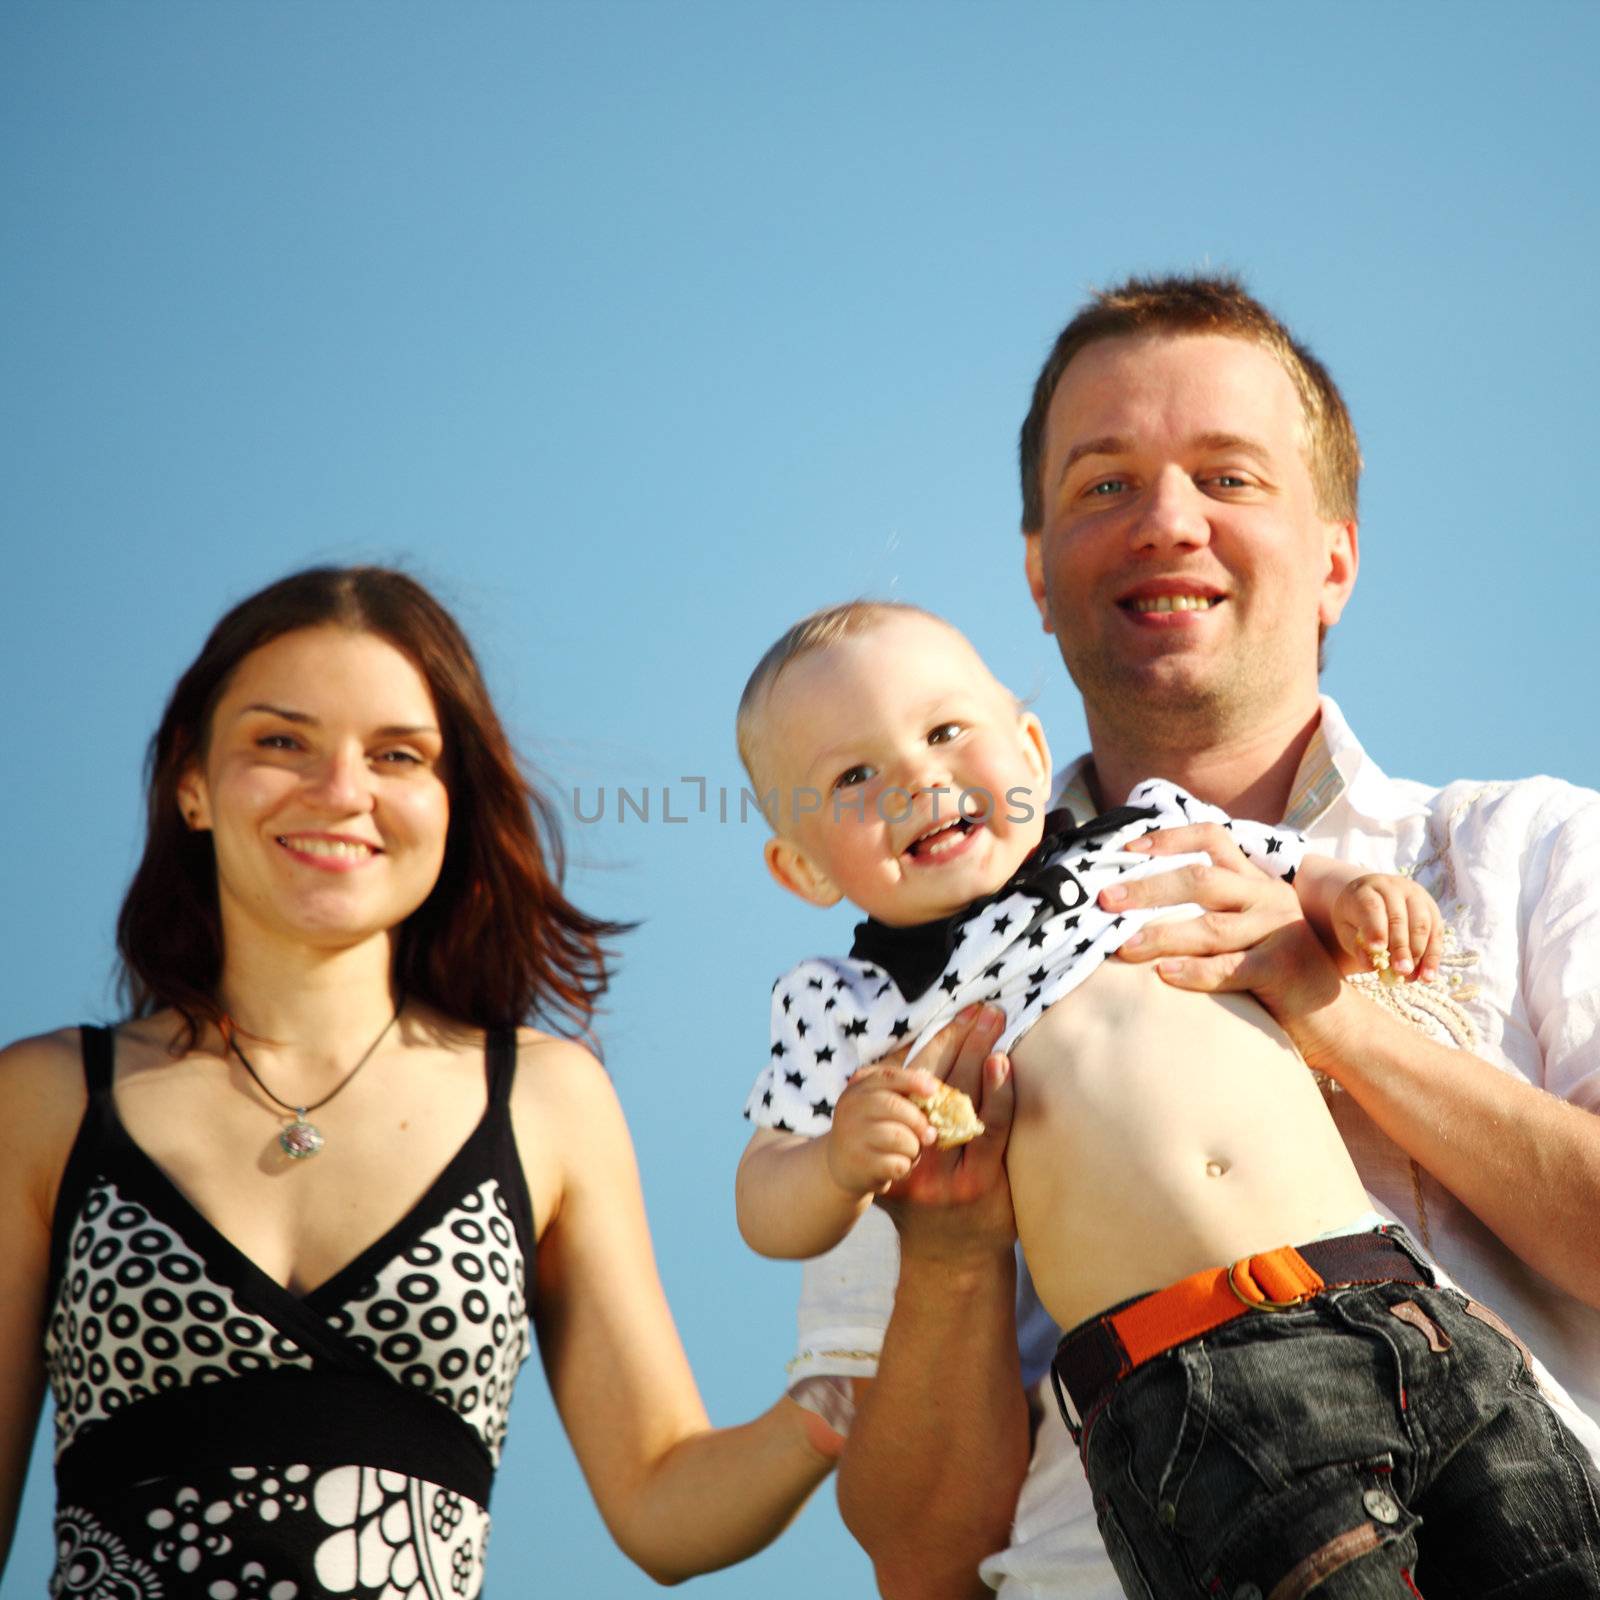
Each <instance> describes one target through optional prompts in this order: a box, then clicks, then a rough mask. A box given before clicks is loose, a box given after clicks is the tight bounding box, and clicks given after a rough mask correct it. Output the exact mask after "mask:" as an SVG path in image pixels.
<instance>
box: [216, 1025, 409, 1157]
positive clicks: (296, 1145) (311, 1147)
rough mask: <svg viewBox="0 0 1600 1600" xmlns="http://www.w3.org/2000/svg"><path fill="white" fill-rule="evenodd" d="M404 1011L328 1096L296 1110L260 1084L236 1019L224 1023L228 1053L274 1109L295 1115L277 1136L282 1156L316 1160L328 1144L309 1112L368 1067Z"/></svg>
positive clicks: (384, 1026)
mask: <svg viewBox="0 0 1600 1600" xmlns="http://www.w3.org/2000/svg"><path fill="white" fill-rule="evenodd" d="M404 1009H405V1000H404V999H402V1000H401V1001H400V1004H399V1005H397V1006H396V1007H395V1008H394V1015H393V1016H392V1017H390V1018H389V1020H388V1021H387V1022H386V1023H384V1025H383V1031H382V1032H381V1033H380V1034H379V1035H378V1037H377V1038H376V1039H374V1040H373V1041H372V1043H371V1044H369V1045H368V1046H367V1048H366V1049H365V1050H363V1051H362V1052H361V1059H360V1060H359V1061H358V1062H356V1064H355V1065H354V1066H353V1067H351V1069H350V1070H349V1071H348V1072H347V1073H345V1075H344V1076H343V1077H342V1078H341V1079H340V1080H339V1081H338V1083H336V1084H335V1085H334V1086H333V1088H332V1089H331V1090H329V1092H328V1093H327V1094H325V1095H323V1097H322V1098H321V1099H320V1100H315V1101H313V1102H312V1103H311V1104H310V1105H306V1106H294V1105H290V1104H289V1102H288V1101H287V1100H280V1099H279V1098H278V1097H277V1095H275V1094H274V1093H273V1092H272V1091H271V1090H270V1089H269V1088H268V1087H267V1086H266V1084H264V1083H263V1082H262V1081H261V1074H260V1073H259V1072H257V1071H256V1069H255V1068H254V1067H253V1066H252V1065H251V1064H250V1058H249V1056H247V1055H246V1054H245V1053H244V1051H243V1050H241V1049H240V1048H239V1038H238V1030H237V1029H236V1028H235V1027H234V1025H233V1019H232V1018H231V1017H227V1018H224V1019H223V1029H222V1037H223V1041H224V1042H225V1043H226V1045H227V1047H228V1049H230V1050H231V1051H232V1052H233V1053H234V1054H235V1055H236V1056H238V1058H239V1064H240V1065H241V1066H242V1067H243V1068H244V1070H245V1071H246V1072H248V1073H249V1074H250V1076H251V1077H252V1078H254V1079H255V1082H256V1087H257V1088H258V1089H259V1090H260V1091H261V1092H262V1094H264V1095H265V1096H266V1097H267V1099H269V1100H270V1101H271V1102H272V1103H273V1105H275V1106H282V1107H283V1109H284V1110H285V1111H292V1112H293V1113H294V1116H293V1118H292V1120H290V1121H289V1122H286V1123H285V1124H284V1126H283V1128H282V1130H281V1132H280V1133H279V1134H278V1144H279V1145H280V1146H281V1147H282V1150H283V1153H284V1154H285V1155H286V1156H288V1157H289V1158H290V1159H291V1160H293V1161H306V1160H308V1159H309V1158H310V1157H312V1156H314V1155H315V1154H316V1153H317V1152H318V1151H319V1150H320V1149H321V1148H322V1147H323V1145H325V1144H326V1143H327V1142H328V1141H327V1139H326V1138H325V1137H324V1136H323V1132H322V1129H321V1128H319V1127H318V1126H317V1125H316V1123H314V1122H307V1121H306V1113H307V1112H308V1111H320V1110H321V1109H322V1107H323V1106H325V1105H327V1103H328V1102H329V1101H330V1100H331V1099H333V1097H334V1095H336V1094H338V1093H340V1091H341V1090H343V1089H344V1087H345V1085H346V1084H348V1083H349V1082H350V1080H351V1079H352V1078H353V1077H355V1075H356V1074H357V1073H358V1072H359V1071H360V1070H361V1069H362V1068H363V1067H364V1066H366V1064H367V1063H368V1062H369V1061H370V1060H371V1059H372V1057H373V1054H374V1053H375V1052H376V1050H377V1048H378V1046H379V1045H380V1044H382V1043H383V1041H384V1040H385V1039H387V1038H388V1037H389V1030H390V1029H391V1028H392V1027H393V1026H394V1025H395V1023H397V1022H398V1021H399V1020H400V1013H401V1012H402V1011H403V1010H404Z"/></svg>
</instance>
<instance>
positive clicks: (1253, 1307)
mask: <svg viewBox="0 0 1600 1600" xmlns="http://www.w3.org/2000/svg"><path fill="white" fill-rule="evenodd" d="M1254 1259H1255V1257H1254V1256H1240V1257H1239V1259H1238V1260H1237V1261H1235V1262H1234V1264H1233V1265H1232V1266H1231V1267H1229V1268H1228V1288H1229V1289H1230V1290H1231V1291H1232V1292H1233V1298H1234V1299H1235V1300H1237V1301H1238V1302H1239V1304H1240V1305H1242V1306H1244V1307H1245V1308H1246V1309H1247V1310H1250V1311H1270V1312H1279V1311H1293V1310H1294V1309H1295V1307H1296V1306H1303V1305H1304V1304H1305V1303H1306V1301H1307V1300H1309V1299H1310V1298H1311V1296H1310V1295H1309V1294H1305V1293H1301V1294H1297V1295H1295V1296H1294V1297H1293V1299H1290V1300H1269V1299H1268V1298H1267V1297H1266V1296H1265V1295H1262V1296H1261V1298H1260V1299H1259V1300H1252V1299H1251V1298H1250V1297H1249V1296H1248V1295H1247V1294H1246V1293H1245V1292H1244V1291H1243V1290H1242V1289H1241V1288H1240V1287H1239V1282H1238V1279H1237V1278H1236V1277H1235V1276H1234V1274H1235V1273H1237V1272H1238V1270H1239V1269H1240V1267H1244V1268H1245V1269H1246V1270H1247V1271H1248V1269H1249V1266H1250V1263H1251V1262H1252V1261H1253V1260H1254Z"/></svg>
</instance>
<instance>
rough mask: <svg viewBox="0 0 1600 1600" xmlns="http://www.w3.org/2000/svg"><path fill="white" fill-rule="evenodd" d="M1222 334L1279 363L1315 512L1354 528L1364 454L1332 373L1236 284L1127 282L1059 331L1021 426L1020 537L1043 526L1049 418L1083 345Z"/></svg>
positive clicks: (1221, 278) (1185, 277)
mask: <svg viewBox="0 0 1600 1600" xmlns="http://www.w3.org/2000/svg"><path fill="white" fill-rule="evenodd" d="M1152 333H1153V334H1168V335H1182V334H1203V333H1220V334H1224V335H1226V336H1227V337H1228V338H1232V339H1244V340H1246V341H1248V342H1249V343H1251V344H1258V345H1260V346H1261V347H1262V348H1263V349H1265V350H1269V351H1270V352H1271V353H1272V354H1273V355H1274V356H1276V357H1277V359H1278V363H1279V365H1280V366H1282V368H1283V370H1284V371H1285V372H1286V373H1288V375H1289V379H1290V381H1291V382H1292V383H1293V384H1294V387H1295V392H1296V393H1297V394H1298V395H1299V396H1300V411H1301V414H1302V416H1303V417H1304V419H1305V429H1306V439H1305V447H1306V462H1307V465H1308V466H1309V467H1310V469H1311V481H1312V485H1313V487H1314V488H1315V491H1316V503H1317V514H1318V515H1319V516H1321V517H1324V518H1326V519H1327V520H1328V521H1330V522H1353V521H1355V518H1356V494H1357V487H1358V485H1359V483H1360V479H1361V447H1360V445H1359V444H1358V443H1357V441H1356V431H1355V427H1354V426H1353V424H1352V423H1351V421H1350V413H1349V411H1348V410H1347V409H1346V407H1345V403H1344V396H1343V395H1341V394H1340V393H1339V388H1338V385H1337V384H1335V383H1334V381H1333V379H1332V378H1331V377H1330V376H1329V375H1328V369H1327V368H1326V367H1324V366H1323V364H1322V363H1321V362H1320V361H1318V360H1317V358H1316V357H1315V356H1314V355H1312V353H1311V352H1310V351H1309V350H1308V349H1306V347H1305V346H1304V345H1302V344H1299V343H1297V342H1296V340H1295V338H1294V336H1293V335H1292V334H1291V333H1290V332H1289V330H1288V329H1287V328H1286V327H1284V325H1283V324H1282V323H1281V322H1279V321H1278V319H1277V318H1276V317H1275V316H1273V314H1272V313H1271V312H1270V311H1268V310H1267V308H1266V307H1265V306H1264V305H1262V304H1261V302H1260V301H1259V300H1257V299H1256V298H1255V297H1254V296H1253V295H1251V294H1248V293H1247V292H1246V291H1245V287H1244V285H1243V284H1242V283H1240V281H1239V280H1238V279H1237V278H1235V277H1232V276H1230V275H1225V274H1224V275H1218V276H1214V277H1200V276H1193V275H1189V274H1184V273H1179V274H1174V275H1173V276H1171V277H1165V278H1129V279H1128V280H1127V281H1126V282H1125V283H1119V284H1116V285H1115V286H1113V287H1112V288H1110V289H1097V290H1096V291H1095V292H1094V295H1093V297H1092V298H1091V299H1090V301H1089V303H1088V305H1086V306H1085V307H1084V308H1083V310H1082V311H1080V312H1079V313H1078V314H1077V316H1075V317H1074V318H1073V319H1072V321H1071V322H1069V323H1068V324H1067V325H1066V327H1065V328H1063V329H1062V330H1061V334H1060V336H1059V337H1058V338H1057V339H1056V342H1055V345H1054V346H1053V347H1052V349H1051V351H1050V355H1049V357H1048V358H1047V359H1046V361H1045V364H1044V367H1043V369H1042V370H1041V371H1040V373H1039V378H1038V381H1037V382H1036V383H1035V384H1034V386H1033V404H1032V405H1031V406H1029V408H1028V415H1027V418H1026V419H1025V420H1024V422H1023V424H1022V437H1021V440H1020V442H1019V455H1020V457H1021V466H1022V530H1023V532H1024V533H1037V532H1039V530H1040V528H1041V527H1042V526H1043V524H1044V486H1043V485H1042V484H1041V483H1040V481H1039V472H1040V468H1041V465H1042V461H1041V457H1042V455H1043V453H1044V431H1045V420H1046V418H1047V417H1048V416H1049V413H1050V402H1051V401H1052V400H1053V399H1054V398H1055V392H1056V388H1057V386H1058V385H1059V384H1060V382H1061V377H1062V374H1063V373H1064V372H1065V371H1066V370H1067V367H1068V365H1069V364H1070V363H1071V361H1072V358H1073V357H1074V356H1075V355H1077V354H1078V352H1079V351H1080V350H1082V349H1083V348H1084V347H1085V346H1086V345H1090V344H1093V343H1095V342H1096V341H1097V340H1100V339H1115V338H1119V337H1125V336H1128V335H1138V334H1152Z"/></svg>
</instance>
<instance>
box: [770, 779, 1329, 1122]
mask: <svg viewBox="0 0 1600 1600" xmlns="http://www.w3.org/2000/svg"><path fill="white" fill-rule="evenodd" d="M1128 805H1129V806H1131V807H1141V808H1146V809H1145V811H1144V813H1143V814H1142V815H1141V816H1140V817H1138V818H1137V819H1136V820H1133V821H1129V822H1128V823H1126V824H1125V825H1124V826H1122V827H1120V828H1117V829H1115V830H1114V831H1111V832H1102V833H1099V834H1098V835H1096V836H1093V837H1089V838H1085V839H1080V838H1075V837H1073V836H1072V835H1070V834H1069V835H1067V836H1066V837H1065V838H1064V839H1063V840H1060V841H1057V842H1055V843H1054V844H1049V845H1048V846H1047V848H1046V850H1045V852H1044V854H1043V855H1042V856H1041V858H1040V859H1039V860H1038V861H1036V862H1030V863H1028V865H1027V866H1026V867H1025V868H1024V869H1023V870H1022V871H1021V872H1020V873H1019V874H1018V878H1017V881H1016V883H1015V884H1014V886H1013V887H1012V888H1011V889H1009V890H1008V891H1005V892H1003V893H1002V894H1000V895H998V896H996V897H995V898H994V899H992V900H989V901H988V902H986V903H981V904H980V905H979V907H978V909H977V910H976V911H975V912H972V913H969V914H968V915H967V916H966V917H965V919H964V920H962V921H960V922H959V923H957V925H956V926H955V928H954V930H953V932H952V935H951V942H952V946H953V948H952V950H951V954H950V959H949V961H948V962H947V963H946V965H945V968H944V971H943V973H942V974H941V975H940V977H939V978H938V979H937V980H936V981H935V982H933V983H931V984H930V985H929V986H928V988H927V989H926V990H925V991H924V992H922V993H920V994H918V995H917V996H916V997H915V998H914V999H908V998H907V997H906V996H905V995H904V994H903V993H902V992H901V991H900V989H899V988H898V987H897V985H896V983H895V981H894V979H893V978H892V977H891V976H890V975H889V973H888V972H886V971H885V970H884V969H883V967H881V966H878V965H875V964H873V963H872V962H869V961H861V960H858V959H856V958H854V957H848V956H847V957H838V958H836V957H829V956H819V957H816V958H814V959H812V960H809V961H802V962H801V963H800V965H799V966H797V967H795V968H793V969H792V970H791V971H789V972H787V973H785V974H784V976H783V977H781V978H780V979H779V980H778V981H777V983H775V984H774V985H773V989H772V1049H771V1059H770V1060H769V1062H768V1063H767V1066H766V1067H765V1068H764V1069H763V1070H762V1072H761V1075H760V1076H759V1077H758V1078H757V1079H756V1082H755V1087H754V1088H753V1089H752V1090H751V1091H750V1095H749V1098H748V1099H747V1100H746V1102H745V1108H744V1114H745V1116H747V1117H748V1118H749V1119H750V1120H751V1121H752V1122H754V1123H755V1124H756V1125H757V1126H758V1127H763V1128H776V1129H778V1130H779V1131H780V1132H786V1133H801V1134H806V1135H809V1136H813V1137H814V1136H816V1135H818V1134H822V1133H826V1132H827V1130H828V1127H829V1125H830V1123H831V1121H832V1118H833V1108H834V1105H835V1104H836V1103H837V1101H838V1099H839V1095H840V1093H841V1092H842V1091H843V1089H844V1086H845V1084H846V1083H848V1082H849V1080H850V1076H851V1074H852V1073H854V1072H855V1071H856V1070H857V1069H858V1068H860V1067H864V1066H867V1065H868V1064H870V1063H871V1062H873V1061H876V1060H878V1059H879V1058H880V1057H882V1056H885V1055H888V1054H889V1053H890V1052H891V1051H894V1050H898V1049H900V1048H901V1046H902V1045H904V1044H906V1043H908V1042H910V1043H913V1044H914V1046H915V1048H914V1049H913V1050H912V1052H911V1057H910V1059H912V1060H914V1059H915V1058H916V1056H917V1054H918V1052H919V1051H920V1050H921V1049H922V1047H923V1046H924V1045H925V1044H926V1043H927V1042H928V1040H929V1039H931V1038H932V1037H933V1035H934V1034H936V1033H937V1032H938V1031H939V1029H940V1028H942V1027H943V1026H944V1025H945V1023H947V1022H948V1021H950V1019H951V1018H952V1017H954V1016H955V1014H956V1013H957V1012H958V1011H960V1010H961V1009H962V1008H963V1007H964V1006H968V1005H972V1004H974V1003H977V1002H980V1001H985V1002H990V1003H993V1004H995V1005H998V1006H1000V1007H1001V1008H1002V1009H1003V1010H1004V1012H1005V1016H1006V1022H1005V1027H1004V1029H1003V1030H1002V1032H1001V1034H1000V1038H999V1040H998V1042H997V1043H996V1045H995V1049H996V1050H1008V1049H1010V1047H1011V1046H1012V1045H1013V1044H1014V1043H1015V1042H1016V1041H1017V1040H1018V1039H1020V1038H1021V1037H1022V1035H1023V1034H1025V1033H1026V1032H1027V1031H1028V1029H1029V1028H1031V1027H1032V1026H1033V1024H1034V1023H1035V1022H1037V1021H1038V1020H1039V1017H1040V1015H1041V1013H1042V1012H1043V1011H1044V1009H1045V1007H1046V1006H1049V1005H1053V1004H1054V1003H1055V1002H1056V1001H1057V1000H1059V999H1061V998H1062V997H1063V996H1064V995H1067V994H1070V993H1071V992H1072V990H1074V989H1076V988H1077V987H1078V985H1079V984H1080V983H1082V982H1083V981H1084V979H1085V978H1087V977H1088V976H1089V974H1090V973H1092V972H1093V971H1094V970H1095V969H1096V968H1097V967H1098V966H1099V965H1100V963H1101V962H1102V961H1104V960H1105V959H1106V957H1107V956H1109V955H1111V954H1112V953H1113V952H1114V951H1116V950H1118V949H1120V948H1121V946H1122V945H1123V944H1125V943H1126V942H1127V941H1128V940H1129V939H1130V938H1132V937H1133V935H1134V934H1135V933H1136V932H1137V931H1138V930H1139V929H1140V928H1142V927H1143V926H1144V925H1145V924H1146V923H1148V922H1153V921H1156V920H1158V919H1170V918H1177V917H1185V916H1190V917H1194V916H1199V915H1200V914H1201V908H1200V907H1199V906H1197V905H1193V904H1187V905H1181V906H1162V907H1156V908H1152V909H1147V910H1138V911H1125V912H1120V913H1118V912H1112V911H1108V910H1105V909H1103V908H1102V907H1101V906H1100V904H1099V903H1098V902H1099V895H1100V891H1101V890H1102V889H1105V888H1107V887H1109V886H1110V885H1111V884H1113V883H1115V882H1117V881H1119V880H1121V879H1134V878H1143V877H1149V876H1151V875H1152V874H1154V873H1161V872H1171V871H1172V870H1173V869H1174V868H1177V867H1184V866H1191V865H1192V866H1207V865H1209V864H1210V857H1209V856H1207V855H1205V854H1204V853H1203V852H1193V853H1188V854H1184V855H1175V856H1173V855H1168V856H1155V857H1152V856H1149V855H1145V854H1141V853H1138V852H1135V851H1130V850H1128V849H1127V848H1126V846H1127V844H1128V843H1129V841H1131V840H1133V839H1136V838H1139V837H1140V836H1142V835H1144V834H1146V833H1153V832H1156V831H1158V830H1159V829H1162V828H1181V827H1186V826H1187V825H1188V824H1190V823H1196V822H1216V823H1220V824H1221V825H1222V826H1223V827H1225V828H1227V829H1228V830H1229V831H1230V832H1231V833H1232V834H1233V836H1234V838H1235V840H1236V841H1237V842H1238V844H1239V847H1240V848H1241V849H1242V850H1243V851H1244V853H1245V854H1246V855H1247V856H1248V857H1249V858H1250V860H1252V861H1253V862H1255V864H1256V865H1257V866H1259V867H1261V868H1262V869H1263V870H1265V871H1267V872H1271V873H1274V874H1275V875H1277V876H1279V877H1281V878H1282V879H1283V880H1284V881H1285V882H1293V881H1294V875H1295V872H1296V870H1297V869H1298V867H1299V864H1300V861H1301V858H1302V857H1303V856H1304V854H1305V844H1304V841H1303V840H1302V838H1301V836H1300V835H1299V834H1298V833H1295V832H1294V831H1293V830H1292V829H1288V828H1275V827H1269V826H1268V825H1266V824H1265V823H1260V822H1250V821H1247V820H1244V819H1242V818H1240V819H1235V818H1231V817H1229V816H1228V815H1227V814H1226V813H1225V812H1222V811H1219V810H1218V809H1217V808H1216V807H1215V806H1211V805H1207V804H1206V803H1205V802H1204V801H1202V800H1197V799H1195V798H1194V796H1193V795H1190V794H1187V793H1186V792H1185V791H1184V790H1182V789H1180V788H1178V787H1177V786H1176V785H1175V784H1171V783H1168V782H1166V781H1165V780H1164V779H1160V778H1150V779H1146V780H1145V781H1144V782H1143V783H1140V784H1138V785H1137V786H1136V787H1135V788H1134V789H1133V791H1132V792H1131V793H1130V794H1129V796H1128Z"/></svg>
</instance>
